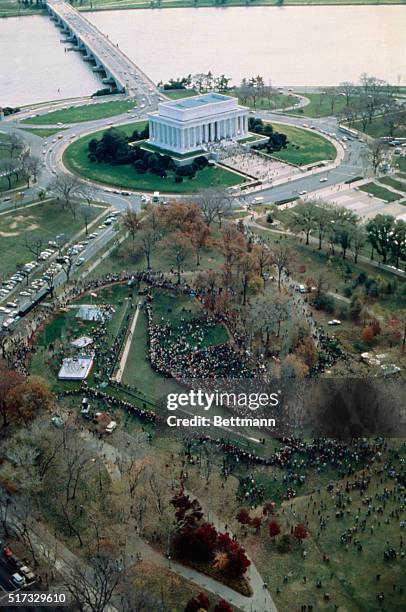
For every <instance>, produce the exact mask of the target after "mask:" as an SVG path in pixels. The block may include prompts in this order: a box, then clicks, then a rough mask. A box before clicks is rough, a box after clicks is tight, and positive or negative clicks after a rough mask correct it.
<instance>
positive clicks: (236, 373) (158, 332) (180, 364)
mask: <svg viewBox="0 0 406 612" xmlns="http://www.w3.org/2000/svg"><path fill="white" fill-rule="evenodd" d="M152 299H153V298H151V297H150V298H149V299H148V300H146V302H145V310H146V313H147V317H148V331H149V359H150V362H151V365H152V367H153V368H154V369H155V370H156V371H157V372H159V373H160V374H163V375H165V376H171V377H173V378H176V379H178V380H181V379H188V378H189V379H191V378H193V379H195V378H201V379H205V378H214V377H218V378H242V377H248V376H251V375H252V371H251V369H250V367H249V365H248V364H247V363H246V362H244V360H243V359H242V358H241V356H240V355H239V354H238V353H236V351H235V350H234V349H233V347H232V346H230V345H229V344H220V345H211V346H206V345H205V339H206V337H207V332H208V331H209V330H210V328H213V327H214V326H215V325H216V321H214V320H213V319H208V318H206V317H202V318H199V319H193V320H190V321H186V320H182V321H181V322H180V324H178V325H177V326H176V329H175V328H172V326H171V325H170V324H169V323H164V324H161V325H159V324H156V323H155V322H154V312H153V302H152Z"/></svg>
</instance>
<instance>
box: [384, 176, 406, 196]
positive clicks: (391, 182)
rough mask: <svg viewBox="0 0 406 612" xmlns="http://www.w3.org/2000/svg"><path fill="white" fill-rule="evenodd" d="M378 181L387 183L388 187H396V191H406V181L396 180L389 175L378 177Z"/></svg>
mask: <svg viewBox="0 0 406 612" xmlns="http://www.w3.org/2000/svg"><path fill="white" fill-rule="evenodd" d="M379 182H380V183H383V184H384V185H388V186H389V187H393V189H396V190H397V191H401V192H403V193H405V192H406V183H405V182H404V181H397V180H396V179H395V178H392V177H391V176H384V177H382V178H380V179H379Z"/></svg>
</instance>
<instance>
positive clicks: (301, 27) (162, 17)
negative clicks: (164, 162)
mask: <svg viewBox="0 0 406 612" xmlns="http://www.w3.org/2000/svg"><path fill="white" fill-rule="evenodd" d="M87 16H88V18H89V19H90V20H91V21H92V22H93V23H94V24H95V25H96V26H97V27H98V28H99V29H100V30H101V31H102V32H104V33H106V34H107V35H108V36H109V37H110V38H111V40H112V41H114V42H115V43H118V44H119V46H120V48H121V49H122V50H123V51H124V52H125V53H126V54H127V55H128V56H129V57H130V58H131V59H132V60H134V61H135V63H136V64H138V65H139V66H140V68H142V69H143V70H144V71H145V72H146V73H147V74H148V75H149V76H150V77H151V78H152V79H153V80H154V81H156V82H158V81H160V80H161V79H162V80H165V79H168V78H170V77H178V76H184V75H187V74H189V73H191V74H194V73H198V72H207V71H208V70H211V71H212V72H213V73H214V74H215V75H218V74H221V73H224V74H226V75H227V76H230V77H232V79H233V83H234V84H238V83H239V82H240V80H241V79H242V78H243V77H250V76H253V75H257V74H260V75H262V76H263V77H264V79H265V81H266V82H267V83H269V82H272V83H273V84H275V85H290V86H304V85H309V86H315V85H336V84H338V83H340V82H341V81H344V80H346V81H347V80H348V81H357V80H358V78H359V76H360V74H361V73H363V72H366V73H368V74H372V75H374V76H377V77H379V78H382V79H385V80H388V81H390V82H391V83H393V84H402V85H406V55H405V47H404V43H403V38H402V36H403V34H404V31H405V26H406V9H405V7H404V6H401V5H399V6H396V5H393V6H321V7H320V6H297V7H293V6H292V7H280V8H273V7H237V8H231V7H230V8H196V9H193V8H185V9H180V8H179V9H168V10H157V9H155V10H148V9H147V10H125V11H105V12H91V13H87ZM60 38H61V32H60V31H59V30H58V29H57V28H56V27H55V26H54V24H53V23H52V22H51V20H50V19H49V18H48V17H46V16H35V17H15V18H8V19H2V20H0V57H1V58H2V61H1V66H0V105H3V106H5V105H8V104H10V105H17V104H27V103H30V102H34V101H44V100H54V99H58V98H68V97H73V96H80V95H86V94H91V93H93V92H94V91H95V90H96V89H99V88H100V87H101V84H100V81H99V79H98V77H97V76H96V75H95V74H94V73H92V71H91V70H90V68H89V66H88V65H87V64H86V63H85V62H83V61H82V60H81V56H80V55H79V54H78V53H76V52H74V51H71V52H69V53H67V52H65V49H64V45H63V44H61V43H60V42H59V41H60Z"/></svg>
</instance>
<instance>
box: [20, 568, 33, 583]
mask: <svg viewBox="0 0 406 612" xmlns="http://www.w3.org/2000/svg"><path fill="white" fill-rule="evenodd" d="M19 573H20V574H21V575H22V576H23V578H25V579H26V580H27V582H34V581H35V574H34V572H33V571H32V569H31V568H30V567H28V565H23V566H22V567H20V569H19Z"/></svg>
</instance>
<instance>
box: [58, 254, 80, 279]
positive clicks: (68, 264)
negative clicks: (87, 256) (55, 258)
mask: <svg viewBox="0 0 406 612" xmlns="http://www.w3.org/2000/svg"><path fill="white" fill-rule="evenodd" d="M75 258H76V256H75V255H73V253H69V252H68V253H67V254H66V255H65V256H64V261H63V263H62V264H61V265H62V270H63V271H64V272H65V274H66V280H67V281H68V283H69V281H70V275H71V272H72V268H73V264H74V262H75Z"/></svg>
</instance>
